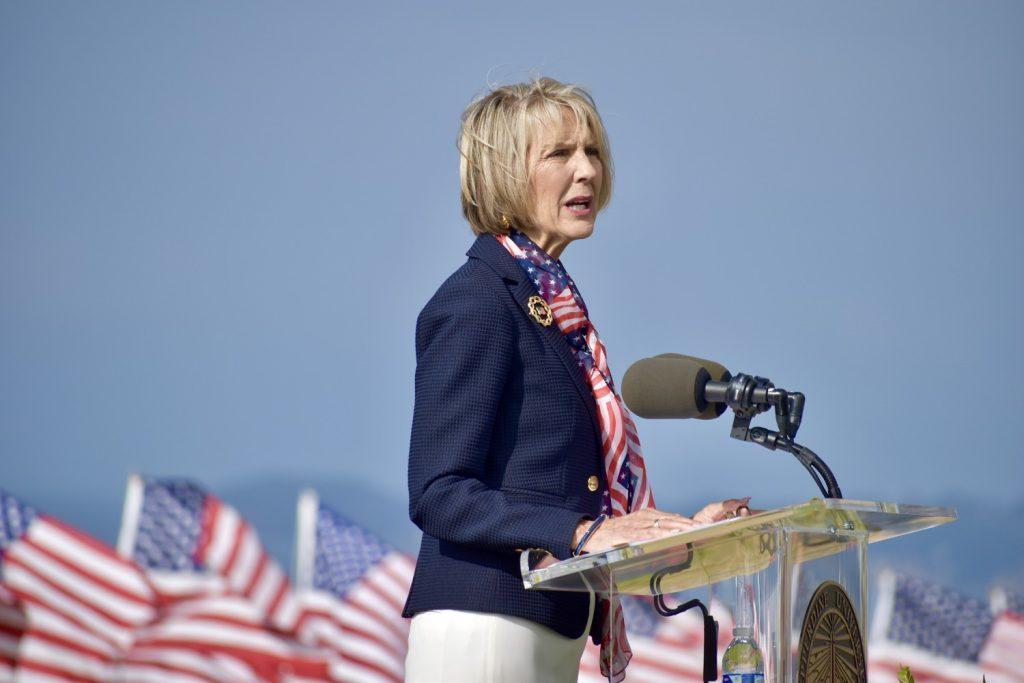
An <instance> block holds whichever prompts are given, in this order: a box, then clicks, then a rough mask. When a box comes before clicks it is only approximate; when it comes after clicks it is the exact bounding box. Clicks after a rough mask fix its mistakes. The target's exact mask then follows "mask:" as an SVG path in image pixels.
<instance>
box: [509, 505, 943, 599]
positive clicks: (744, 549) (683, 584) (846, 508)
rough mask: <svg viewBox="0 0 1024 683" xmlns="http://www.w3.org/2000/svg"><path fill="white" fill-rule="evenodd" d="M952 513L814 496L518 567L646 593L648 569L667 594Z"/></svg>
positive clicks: (538, 584) (540, 557)
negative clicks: (781, 557)
mask: <svg viewBox="0 0 1024 683" xmlns="http://www.w3.org/2000/svg"><path fill="white" fill-rule="evenodd" d="M955 519H956V511H955V510H954V509H953V508H946V507H932V506H925V505H907V504H904V503H880V502H870V501H859V500H845V499H824V500H823V499H821V498H812V499H811V500H809V501H807V502H805V503H800V504H797V505H789V506H786V507H782V508H777V509H775V510H766V511H764V512H761V513H758V514H756V515H751V516H749V517H736V518H734V519H729V520H725V521H722V522H716V523H715V524H709V525H707V526H702V527H699V528H697V529H690V530H688V531H683V532H680V533H677V534H672V535H671V536H665V537H663V538H659V539H654V540H650V541H640V542H636V543H630V544H628V545H621V546H615V547H612V548H609V549H607V550H603V551H600V552H596V553H591V554H588V555H582V556H580V557H574V558H571V559H568V560H563V561H560V562H559V561H557V560H556V559H555V558H554V557H552V556H551V555H549V554H547V553H545V552H543V551H536V550H532V551H531V550H527V551H523V554H522V556H521V558H520V569H521V570H522V575H523V584H524V585H525V586H526V588H534V589H541V590H563V591H586V590H589V588H591V587H592V588H594V589H595V590H601V591H607V590H609V589H610V588H612V587H614V589H615V590H616V591H617V592H620V593H629V594H635V595H649V594H650V591H651V589H650V577H651V575H652V574H654V573H656V572H662V573H663V574H665V578H664V579H663V581H662V588H661V591H660V592H662V593H673V592H676V591H681V590H687V589H690V588H697V587H701V586H706V585H708V584H711V583H715V582H717V581H723V580H725V579H727V578H730V577H733V576H737V575H741V574H752V573H754V572H758V571H761V570H762V569H764V568H765V567H767V566H768V565H769V564H770V563H771V562H772V561H773V560H774V558H775V557H776V554H777V552H778V551H779V544H780V543H784V544H786V548H785V551H786V552H788V553H790V555H791V558H792V559H793V560H794V561H796V562H804V561H808V560H812V559H817V558H819V557H827V556H828V555H831V554H834V553H837V552H840V551H841V550H843V549H845V548H847V547H849V544H850V543H858V542H861V541H867V542H868V543H876V542H878V541H884V540H887V539H890V538H895V537H897V536H903V535H905V534H910V533H914V532H916V531H923V530H925V529H930V528H932V527H936V526H939V525H941V524H946V523H947V522H952V521H954V520H955ZM782 532H789V533H782ZM669 570H671V571H669ZM611 584H614V586H612V585H611Z"/></svg>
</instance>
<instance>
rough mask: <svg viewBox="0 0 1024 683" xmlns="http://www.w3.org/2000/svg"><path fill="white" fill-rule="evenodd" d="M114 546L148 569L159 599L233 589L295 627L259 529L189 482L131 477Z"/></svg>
mask: <svg viewBox="0 0 1024 683" xmlns="http://www.w3.org/2000/svg"><path fill="white" fill-rule="evenodd" d="M118 552H119V553H120V554H121V555H122V556H123V557H125V558H130V559H132V560H134V561H135V562H136V563H137V564H138V565H139V566H141V567H143V568H145V569H146V570H147V576H148V578H149V580H150V581H151V582H152V583H153V585H154V586H155V587H156V589H157V591H158V592H159V594H160V596H161V598H163V599H164V600H167V601H175V600H183V599H188V598H195V597H200V596H203V597H205V596H211V595H222V594H223V595H236V596H240V597H242V598H245V599H246V600H248V601H249V602H250V603H251V604H252V605H253V606H254V607H255V608H256V609H257V610H258V611H259V613H260V614H261V615H262V616H263V617H264V618H265V619H266V620H267V622H268V623H270V624H272V625H273V626H275V627H277V628H279V629H282V630H285V631H287V630H289V629H290V628H291V627H292V626H294V622H295V619H296V616H297V615H296V612H295V610H294V607H295V606H294V602H293V600H292V595H291V584H290V582H289V580H288V576H287V575H286V574H285V572H284V571H283V570H282V569H281V567H280V565H278V563H277V562H276V561H275V560H274V559H273V557H271V556H270V554H269V553H268V552H267V551H266V549H265V548H264V547H263V544H262V543H261V542H260V539H259V536H258V535H257V534H256V530H255V529H253V527H252V525H250V524H249V523H248V522H247V521H245V519H243V518H242V516H241V515H239V514H238V512H237V511H236V510H235V509H234V508H232V507H231V506H230V505H226V504H225V503H224V502H223V501H221V500H220V499H218V498H217V497H216V496H214V495H212V494H210V493H208V492H207V491H205V490H204V489H202V488H201V487H200V486H198V485H197V484H195V483H193V482H191V481H186V480H178V479H143V478H142V477H139V476H137V475H132V476H131V477H130V478H129V480H128V489H127V492H126V496H125V506H124V515H123V518H122V521H121V533H120V536H119V539H118Z"/></svg>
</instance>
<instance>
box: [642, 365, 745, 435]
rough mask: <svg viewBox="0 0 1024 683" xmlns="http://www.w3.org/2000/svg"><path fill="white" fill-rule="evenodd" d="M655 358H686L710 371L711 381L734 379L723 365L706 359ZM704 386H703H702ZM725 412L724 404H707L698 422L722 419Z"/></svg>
mask: <svg viewBox="0 0 1024 683" xmlns="http://www.w3.org/2000/svg"><path fill="white" fill-rule="evenodd" d="M655 358H686V359H688V360H691V361H693V362H694V363H698V364H699V365H700V366H701V367H702V368H704V369H705V370H707V371H708V375H710V376H711V380H712V381H714V382H728V381H729V380H730V379H732V373H731V372H729V370H728V369H726V367H725V366H724V365H722V364H721V363H716V362H715V361H713V360H708V359H706V358H697V357H696V356H684V355H683V354H681V353H662V354H659V355H658V356H655ZM702 386H703V385H702ZM724 412H725V404H724V403H706V405H705V408H704V410H702V411H701V412H700V415H697V416H696V418H697V419H698V420H714V419H715V418H716V417H720V416H721V415H722V413H724Z"/></svg>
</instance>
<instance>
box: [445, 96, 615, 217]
mask: <svg viewBox="0 0 1024 683" xmlns="http://www.w3.org/2000/svg"><path fill="white" fill-rule="evenodd" d="M566 111H568V112H571V113H572V114H573V116H574V117H575V120H576V125H577V126H578V127H581V128H582V130H578V132H579V133H582V134H583V135H588V134H590V135H592V136H593V138H594V142H595V145H596V146H597V149H598V154H599V155H600V159H601V163H602V165H603V180H602V182H601V187H600V189H599V191H598V192H597V196H596V207H595V209H596V210H595V213H596V212H597V211H600V210H601V209H603V208H604V207H605V206H607V204H608V201H609V200H610V199H611V194H612V158H611V153H610V150H609V147H608V135H607V133H606V132H605V128H604V124H603V123H602V121H601V117H600V115H599V114H598V113H597V107H596V106H595V105H594V100H593V98H592V97H591V96H590V93H588V92H587V91H586V90H585V89H583V88H582V87H580V86H578V85H573V84H569V83H561V82H559V81H556V80H555V79H553V78H546V77H545V78H538V79H535V80H533V81H530V82H526V83H515V84H513V85H506V86H502V87H500V88H495V89H493V90H491V91H490V92H488V93H485V94H484V95H482V96H480V97H478V98H476V99H474V100H473V101H472V102H471V103H470V104H469V106H468V107H466V111H465V112H463V114H462V126H461V127H460V130H459V139H458V148H459V157H460V159H459V180H460V184H461V186H462V213H463V214H464V215H465V216H466V220H468V221H469V225H470V227H472V228H473V232H474V233H476V234H477V235H479V234H483V233H494V234H502V233H504V232H507V229H508V228H507V226H506V225H504V224H503V222H502V216H506V217H507V219H508V221H509V223H510V224H511V225H513V226H520V227H522V226H527V227H532V226H533V225H534V218H533V215H532V214H533V202H532V196H531V191H530V177H529V160H528V157H527V150H528V148H529V146H530V144H531V142H532V141H533V136H534V133H535V130H536V127H537V125H538V124H539V125H551V124H554V125H557V126H561V125H562V116H563V114H564V113H565V112H566Z"/></svg>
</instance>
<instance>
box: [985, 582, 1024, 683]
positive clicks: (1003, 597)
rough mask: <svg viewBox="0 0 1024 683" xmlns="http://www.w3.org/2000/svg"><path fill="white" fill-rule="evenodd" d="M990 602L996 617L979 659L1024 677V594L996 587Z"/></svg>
mask: <svg viewBox="0 0 1024 683" xmlns="http://www.w3.org/2000/svg"><path fill="white" fill-rule="evenodd" d="M989 604H990V605H991V608H992V615H993V617H994V621H993V622H992V628H991V629H990V630H989V633H988V637H987V638H986V639H985V646H984V647H983V648H982V649H981V654H980V655H979V656H978V660H979V661H980V662H981V663H982V665H984V666H985V667H986V668H988V669H992V670H995V671H999V672H1001V673H1003V674H1006V675H1008V676H1010V677H1015V678H1016V680H1018V681H1024V595H1021V594H1020V593H1010V592H1008V591H1006V590H1004V589H1002V588H997V589H995V590H994V591H992V594H991V595H990V596H989Z"/></svg>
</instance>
